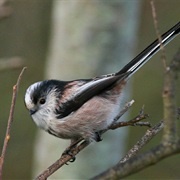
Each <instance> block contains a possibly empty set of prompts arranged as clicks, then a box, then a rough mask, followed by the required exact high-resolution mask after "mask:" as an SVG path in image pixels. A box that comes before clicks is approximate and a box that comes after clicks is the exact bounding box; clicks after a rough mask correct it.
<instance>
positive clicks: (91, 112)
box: [25, 22, 180, 143]
mask: <svg viewBox="0 0 180 180" xmlns="http://www.w3.org/2000/svg"><path fill="white" fill-rule="evenodd" d="M179 32H180V22H179V23H177V24H176V25H175V26H174V27H172V28H171V29H170V30H168V31H167V32H166V33H164V34H163V35H162V36H161V38H162V42H161V43H162V44H163V45H164V46H165V45H166V44H167V43H169V42H170V41H171V40H172V39H173V38H174V37H175V36H176V35H178V34H179ZM160 46H161V45H160V43H159V41H158V40H155V41H154V42H153V43H152V44H150V45H149V46H148V47H147V48H146V49H145V50H143V51H142V52H141V53H140V54H139V55H138V56H136V57H135V58H134V59H133V60H132V61H130V62H129V63H128V64H127V65H126V66H124V67H123V68H122V69H121V70H120V71H119V72H116V73H113V74H108V75H102V76H99V77H95V78H92V79H78V80H72V81H59V80H46V81H41V82H36V83H34V84H32V85H31V86H30V87H29V88H28V89H27V91H26V94H25V105H26V107H27V109H28V110H29V112H30V114H31V116H32V118H33V120H34V122H35V123H36V125H37V126H38V127H40V128H41V129H43V130H45V131H47V132H48V133H50V134H52V135H54V136H56V137H59V138H63V139H71V143H73V142H75V141H77V140H79V139H82V138H83V139H84V140H86V141H92V140H95V141H99V140H100V137H99V133H98V132H100V131H101V130H103V129H107V128H108V126H110V125H111V123H112V122H113V120H114V118H115V117H116V116H117V114H118V113H119V111H120V95H121V91H122V89H123V87H124V85H125V84H126V81H127V80H128V79H129V77H131V75H133V74H134V73H135V72H136V71H137V70H138V69H139V68H140V67H141V66H143V65H144V64H145V63H146V62H147V61H148V60H149V59H150V58H151V57H152V56H153V55H154V54H155V53H157V52H158V51H159V50H160Z"/></svg>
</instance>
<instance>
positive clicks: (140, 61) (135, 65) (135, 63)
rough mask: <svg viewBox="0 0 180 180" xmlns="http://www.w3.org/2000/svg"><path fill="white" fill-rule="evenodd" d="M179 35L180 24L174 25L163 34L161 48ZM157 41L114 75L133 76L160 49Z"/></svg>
mask: <svg viewBox="0 0 180 180" xmlns="http://www.w3.org/2000/svg"><path fill="white" fill-rule="evenodd" d="M179 33H180V22H178V23H177V24H176V25H174V26H173V27H172V28H171V29H169V30H168V31H167V32H165V33H164V34H163V35H162V36H161V39H162V42H161V43H162V44H163V46H165V45H167V44H168V43H169V42H170V41H171V40H172V39H174V38H175V37H176V36H177V35H178V34H179ZM161 43H159V40H158V39H157V40H155V41H154V42H153V43H152V44H150V45H149V46H148V47H147V48H146V49H144V50H143V51H142V52H141V53H140V54H139V55H137V56H136V57H135V58H134V59H133V60H132V61H130V62H129V63H128V64H127V65H125V66H124V67H123V68H122V69H121V70H120V71H119V72H117V73H116V74H117V75H119V74H123V73H127V72H129V76H131V75H132V74H134V73H135V72H136V71H137V70H138V69H139V68H141V67H142V66H143V65H144V64H145V63H146V62H147V61H148V60H149V59H150V58H151V57H152V56H153V55H155V54H156V53H157V52H158V51H159V50H160V47H161Z"/></svg>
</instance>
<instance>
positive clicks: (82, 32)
mask: <svg viewBox="0 0 180 180" xmlns="http://www.w3.org/2000/svg"><path fill="white" fill-rule="evenodd" d="M155 6H156V11H157V15H158V25H159V30H160V32H161V33H164V32H165V31H167V30H168V29H169V28H171V27H172V26H173V25H175V24H176V23H177V22H178V21H179V19H180V14H179V7H180V1H179V0H171V2H170V1H169V0H156V1H155ZM155 39H156V34H155V29H154V25H153V18H152V13H151V6H150V3H149V1H148V0H144V1H143V0H126V1H125V0H124V1H123V0H111V1H110V0H109V1H108V0H92V1H91V2H89V1H86V0H16V1H15V0H12V1H6V0H0V63H1V62H3V65H1V64H0V65H1V67H0V81H1V85H0V94H1V96H0V149H2V145H3V140H4V136H5V131H6V126H7V119H8V114H9V107H10V103H11V96H12V87H13V85H14V84H15V83H16V80H17V77H18V75H19V73H20V71H21V67H23V66H27V67H28V69H27V70H26V72H25V74H24V75H23V79H22V81H21V86H20V89H19V94H18V98H17V104H16V109H15V116H14V122H13V126H12V131H11V139H10V143H9V146H8V150H7V154H6V157H5V164H4V170H3V177H4V179H32V178H33V177H34V176H35V175H37V174H38V173H39V172H41V171H42V170H44V168H46V167H48V165H50V164H51V163H52V162H54V161H55V160H56V159H57V158H58V157H59V156H60V155H61V153H62V152H63V150H64V149H65V147H66V146H67V144H68V143H69V142H64V141H63V140H59V139H57V138H55V137H52V136H50V135H48V134H46V133H44V132H41V131H40V130H39V129H38V128H37V127H36V126H35V124H34V123H33V121H32V119H31V118H30V116H29V113H28V111H27V110H26V108H25V106H24V94H25V90H26V88H27V87H28V86H29V85H30V84H32V83H33V82H36V81H40V80H43V79H47V78H57V79H63V80H70V79H76V78H89V77H93V76H97V75H101V74H105V73H112V72H115V71H117V70H119V69H120V67H122V66H123V65H125V64H126V63H127V62H129V61H130V60H131V59H132V58H133V57H135V55H137V54H138V53H139V52H141V51H142V50H143V49H144V48H145V47H146V46H147V45H149V44H150V43H151V42H152V41H154V40H155ZM178 48H179V37H178V38H176V39H175V40H173V41H172V42H171V43H170V44H169V45H168V46H166V48H165V49H166V56H167V60H168V61H171V59H172V58H173V56H174V54H175V53H176V52H177V50H178ZM9 60H12V61H13V62H14V63H13V65H12V66H13V67H14V66H15V67H14V68H13V69H6V68H2V67H4V62H6V63H7V62H8V61H9ZM21 61H22V62H21ZM162 86H163V66H162V61H161V60H160V53H158V54H157V55H155V56H154V57H153V58H152V60H151V61H150V62H148V64H146V65H145V66H144V67H143V68H142V69H141V70H140V71H138V72H137V73H136V74H135V75H134V77H133V78H132V80H130V81H129V84H128V86H127V88H126V93H125V95H124V96H123V103H125V102H127V101H129V100H131V99H134V100H135V104H134V105H133V108H131V111H130V112H129V115H128V117H125V119H127V118H128V119H131V118H132V117H134V116H136V115H137V114H138V113H139V110H140V109H141V107H142V106H143V105H145V112H147V113H148V114H149V115H150V119H149V120H150V121H151V122H152V124H155V123H157V122H158V121H159V120H161V119H162V117H163V111H162ZM179 91H180V83H178V84H177V92H179ZM177 94H178V93H177ZM123 103H122V106H123ZM177 104H178V105H179V104H180V97H179V96H178V97H177ZM122 120H124V119H122ZM117 131H118V132H116V133H114V132H112V131H110V132H109V133H108V135H109V136H108V135H107V138H106V136H103V139H104V141H102V142H101V143H98V144H96V143H94V144H93V145H92V149H90V148H89V147H88V148H87V150H85V152H82V154H81V153H80V154H79V155H78V156H77V160H76V162H75V163H73V164H70V165H69V166H67V167H63V168H62V169H61V170H59V172H58V173H59V174H57V175H56V176H54V178H58V177H59V178H61V179H62V178H63V179H66V178H69V179H74V178H76V179H80V178H81V179H82V178H84V179H85V178H87V177H91V176H93V175H96V174H97V173H98V172H102V171H103V170H105V169H106V168H108V167H109V166H110V165H113V164H116V163H117V162H118V159H120V158H121V157H122V156H123V154H124V153H125V152H126V151H127V150H128V149H129V148H130V147H132V146H133V144H134V143H135V142H136V141H137V140H138V139H139V138H140V137H141V136H142V135H143V133H144V132H145V131H146V128H142V127H129V128H121V129H119V130H117ZM160 139H161V134H159V135H158V136H156V137H155V138H154V139H153V140H152V141H151V142H150V143H149V144H148V145H147V146H146V147H145V148H144V149H143V151H146V150H148V149H149V148H151V147H154V146H155V145H157V144H158V142H159V141H160ZM111 141H113V142H111ZM110 143H112V144H110ZM113 143H114V144H113ZM99 144H100V145H99ZM101 155H102V158H101ZM104 157H106V158H104ZM179 159H180V155H176V156H173V157H169V158H167V159H165V160H163V161H161V162H159V163H158V164H156V165H154V166H151V167H149V168H147V169H146V170H143V171H141V172H138V173H137V174H134V175H132V176H129V177H128V178H127V179H144V178H146V179H148V178H149V179H178V178H179V177H180V172H179V166H180V161H179ZM107 162H109V163H107ZM72 169H73V170H72ZM82 171H83V172H84V173H83V172H82ZM67 174H68V175H67Z"/></svg>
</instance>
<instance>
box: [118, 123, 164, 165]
mask: <svg viewBox="0 0 180 180" xmlns="http://www.w3.org/2000/svg"><path fill="white" fill-rule="evenodd" d="M163 126H164V124H163V121H160V123H158V124H157V125H155V126H154V127H152V128H150V129H147V131H146V133H145V134H144V136H143V137H142V138H141V139H140V140H139V141H138V142H137V143H136V144H135V145H134V146H133V148H131V149H130V150H129V151H128V153H127V154H126V155H125V156H124V157H123V158H122V159H121V160H120V162H119V163H124V162H126V161H127V160H129V159H130V158H131V157H133V156H135V155H136V154H137V153H138V152H139V151H140V150H141V149H142V147H143V146H144V145H146V144H147V143H148V142H149V141H150V140H151V139H152V138H153V137H154V136H155V135H156V134H157V133H159V132H160V131H161V130H162V128H163Z"/></svg>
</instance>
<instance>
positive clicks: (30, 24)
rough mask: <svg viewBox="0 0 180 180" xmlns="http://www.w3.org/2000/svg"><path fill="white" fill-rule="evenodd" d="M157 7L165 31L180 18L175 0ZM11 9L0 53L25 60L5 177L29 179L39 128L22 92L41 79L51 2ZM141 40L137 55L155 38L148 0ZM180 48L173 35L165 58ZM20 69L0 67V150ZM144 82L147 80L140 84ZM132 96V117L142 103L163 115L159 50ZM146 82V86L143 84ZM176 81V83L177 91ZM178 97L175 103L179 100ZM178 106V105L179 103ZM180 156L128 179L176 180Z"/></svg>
mask: <svg viewBox="0 0 180 180" xmlns="http://www.w3.org/2000/svg"><path fill="white" fill-rule="evenodd" d="M155 5H156V10H157V14H158V23H159V30H160V32H165V31H166V30H168V29H169V28H170V27H172V26H173V25H174V24H175V23H177V22H178V21H179V17H180V15H179V7H180V1H179V0H172V1H171V2H170V1H169V0H157V1H156V3H155ZM11 6H12V8H13V13H12V15H11V16H10V17H8V18H7V19H3V20H1V21H0V58H9V57H12V56H20V57H22V58H23V59H24V65H25V66H27V67H28V69H27V70H26V72H25V74H24V76H23V79H22V82H21V86H20V90H19V94H18V99H17V104H16V109H15V116H14V122H13V126H12V131H11V139H10V143H9V146H8V150H7V154H6V158H5V166H4V171H3V177H4V179H30V178H31V168H32V167H31V166H32V155H33V154H32V152H33V143H34V138H35V133H36V131H37V130H38V129H37V128H36V127H35V125H34V123H32V120H31V118H30V117H29V114H28V112H27V110H26V109H25V106H24V102H23V101H24V93H25V90H26V88H27V87H28V86H29V85H30V84H31V83H33V82H35V81H38V80H41V79H43V73H44V65H45V57H46V55H47V54H46V52H47V48H48V40H49V30H50V19H51V18H50V16H51V10H52V1H50V0H37V1H30V0H17V1H12V4H11ZM138 39H139V42H138V43H137V47H136V48H137V51H136V52H137V54H138V52H140V51H141V50H143V49H144V48H145V47H146V46H147V45H149V44H150V43H151V42H152V41H153V40H154V39H156V34H155V29H154V24H153V18H152V15H151V7H150V3H149V1H147V0H146V1H143V5H142V12H141V23H140V27H139V37H138ZM178 48H179V39H178V38H176V39H175V40H173V42H171V43H170V44H169V45H168V46H167V47H166V48H165V49H166V56H167V59H168V61H170V60H171V59H172V58H173V55H174V54H175V53H176V52H177V50H178ZM19 73H20V69H17V70H9V71H3V72H0V81H1V83H0V84H1V85H0V94H1V97H0V149H1V148H2V145H3V139H4V135H5V131H6V126H7V119H8V114H9V107H10V103H11V96H12V87H13V85H14V84H15V82H16V80H17V77H18V75H19ZM144 82H146V83H144ZM132 83H133V94H132V98H133V99H134V100H135V101H136V103H135V105H134V106H133V108H132V111H131V117H134V116H135V115H137V113H138V112H139V110H140V109H141V107H142V105H145V111H146V112H147V113H148V114H150V121H151V122H152V124H153V123H154V124H155V123H156V122H158V121H159V120H161V119H162V117H163V112H162V86H163V66H162V61H161V60H160V53H158V54H157V55H155V57H153V60H152V61H150V62H149V63H148V64H147V65H146V66H144V68H142V69H141V70H140V71H139V72H137V73H136V74H135V76H134V78H133V81H132ZM144 84H145V85H144ZM178 92H180V84H179V83H178V84H177V95H178ZM179 98H180V97H179V96H178V102H180V101H179ZM178 105H179V104H178ZM145 130H146V128H141V127H131V128H130V134H129V138H128V139H127V149H128V148H130V147H132V145H133V144H134V143H135V142H136V141H137V140H138V139H139V138H140V137H141V136H142V135H143V133H144V132H145ZM160 138H161V134H159V135H158V136H157V137H156V138H155V139H153V140H152V141H151V142H150V143H149V144H148V145H147V146H146V147H145V148H144V149H143V151H145V150H147V149H148V148H150V147H153V146H154V145H156V144H157V143H158V142H159V140H160ZM179 159H180V155H176V156H174V157H170V158H167V159H165V160H163V161H161V162H159V163H158V164H156V165H155V166H151V167H149V168H147V169H146V170H143V171H141V172H139V173H137V174H135V175H132V176H130V177H128V179H141V178H142V179H143V178H145V177H146V179H147V177H149V178H150V179H152V178H154V179H162V178H163V179H164V178H165V179H178V177H180V172H179V166H180V162H179Z"/></svg>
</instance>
